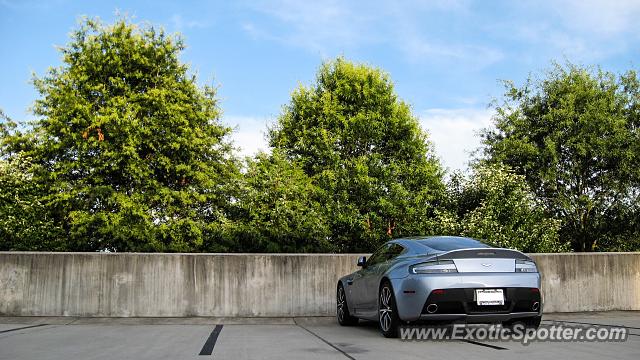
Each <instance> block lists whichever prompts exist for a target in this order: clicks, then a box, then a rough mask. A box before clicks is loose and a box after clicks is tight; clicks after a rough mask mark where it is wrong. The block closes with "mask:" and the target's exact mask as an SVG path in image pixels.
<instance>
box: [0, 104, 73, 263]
mask: <svg viewBox="0 0 640 360" xmlns="http://www.w3.org/2000/svg"><path fill="white" fill-rule="evenodd" d="M0 120H2V122H0V139H2V141H0V154H2V156H0V251H20V250H64V249H65V244H64V243H62V242H60V238H61V234H62V229H61V227H60V226H58V225H57V224H56V223H54V222H53V218H52V217H51V214H50V213H49V211H48V209H47V206H46V204H44V203H43V202H42V199H41V197H42V194H43V193H45V192H46V188H45V185H43V184H38V183H37V182H35V181H33V176H32V174H33V166H34V165H33V164H32V163H31V161H30V159H29V158H25V157H24V156H22V155H21V154H16V153H13V152H12V151H11V150H10V148H11V147H13V145H12V142H10V141H9V140H10V139H15V138H16V127H17V124H16V123H14V122H13V121H11V120H10V119H9V118H8V117H7V116H5V115H4V113H3V112H2V110H0Z"/></svg>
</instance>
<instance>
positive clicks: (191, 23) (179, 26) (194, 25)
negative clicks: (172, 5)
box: [171, 14, 209, 31]
mask: <svg viewBox="0 0 640 360" xmlns="http://www.w3.org/2000/svg"><path fill="white" fill-rule="evenodd" d="M171 24H173V28H174V29H176V30H177V31H184V30H185V29H204V28H207V27H209V24H208V23H205V22H203V21H198V20H190V19H185V18H183V17H182V15H180V14H174V15H173V16H171Z"/></svg>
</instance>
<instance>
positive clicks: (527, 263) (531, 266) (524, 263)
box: [516, 259, 538, 273]
mask: <svg viewBox="0 0 640 360" xmlns="http://www.w3.org/2000/svg"><path fill="white" fill-rule="evenodd" d="M516 272H526V273H535V272H538V268H537V267H536V263H534V262H533V261H531V260H520V259H517V260H516Z"/></svg>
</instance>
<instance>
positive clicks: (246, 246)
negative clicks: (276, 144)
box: [225, 152, 333, 252]
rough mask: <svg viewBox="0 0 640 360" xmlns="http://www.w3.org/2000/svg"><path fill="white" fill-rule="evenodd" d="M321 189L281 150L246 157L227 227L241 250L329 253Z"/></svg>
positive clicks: (327, 226) (231, 237)
mask: <svg viewBox="0 0 640 360" xmlns="http://www.w3.org/2000/svg"><path fill="white" fill-rule="evenodd" d="M321 199H322V191H321V189H319V188H318V187H317V186H316V185H315V184H314V183H313V181H312V179H311V178H310V177H309V176H307V175H306V174H305V173H304V171H302V169H301V168H300V166H298V164H296V163H295V162H291V161H288V160H286V159H285V158H284V157H283V156H281V155H280V154H279V153H278V152H274V153H273V154H271V155H267V154H264V153H261V154H258V155H257V156H256V158H255V159H248V161H247V168H246V172H245V173H244V176H243V177H242V181H241V184H240V186H239V191H238V195H237V201H236V202H235V205H236V206H235V211H234V212H233V214H234V215H233V216H232V218H231V220H232V221H229V222H228V223H227V224H226V225H227V226H225V232H226V236H225V237H226V238H228V239H233V241H234V243H235V244H236V248H235V251H240V252H327V251H331V250H333V248H332V247H331V244H330V243H329V242H328V237H329V225H328V222H327V218H326V211H325V210H324V207H323V205H322V203H321V202H320V200H321Z"/></svg>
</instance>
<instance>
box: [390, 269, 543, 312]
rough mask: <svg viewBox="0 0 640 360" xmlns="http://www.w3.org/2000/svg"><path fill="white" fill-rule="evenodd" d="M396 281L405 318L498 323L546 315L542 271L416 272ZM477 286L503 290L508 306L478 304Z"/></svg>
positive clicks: (395, 288)
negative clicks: (518, 272) (542, 292)
mask: <svg viewBox="0 0 640 360" xmlns="http://www.w3.org/2000/svg"><path fill="white" fill-rule="evenodd" d="M392 284H393V287H394V292H395V298H396V304H397V308H398V315H399V317H400V319H402V320H404V321H416V320H465V321H467V322H497V321H507V320H510V319H515V318H522V317H531V316H539V315H541V314H542V301H541V296H540V295H541V294H540V291H539V289H540V275H539V274H538V273H526V274H516V273H458V274H438V275H412V276H409V277H405V278H402V279H395V280H392ZM476 289H503V292H504V294H505V303H504V305H493V306H478V305H477V304H476V301H475V290H476ZM433 290H444V291H443V292H441V293H438V292H436V293H433ZM535 303H537V305H535V306H534V304H535ZM430 304H436V305H437V310H435V311H432V310H433V307H431V308H430V309H427V307H428V306H429V305H430ZM428 310H431V311H428Z"/></svg>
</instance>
